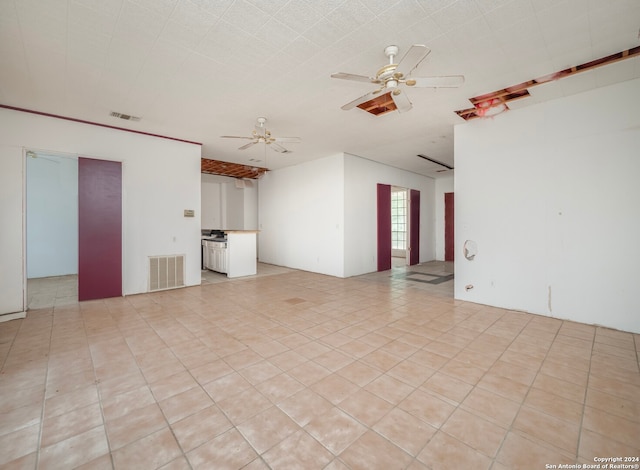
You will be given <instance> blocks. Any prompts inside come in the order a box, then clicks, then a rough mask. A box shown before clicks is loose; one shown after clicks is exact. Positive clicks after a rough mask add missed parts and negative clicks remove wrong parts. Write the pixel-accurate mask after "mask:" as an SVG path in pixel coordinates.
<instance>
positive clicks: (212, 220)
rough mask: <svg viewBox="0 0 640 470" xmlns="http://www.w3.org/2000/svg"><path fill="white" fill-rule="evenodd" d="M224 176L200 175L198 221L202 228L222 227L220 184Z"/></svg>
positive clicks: (222, 182)
mask: <svg viewBox="0 0 640 470" xmlns="http://www.w3.org/2000/svg"><path fill="white" fill-rule="evenodd" d="M223 179H225V180H226V178H225V177H224V176H216V175H205V174H203V175H201V184H202V188H201V207H202V218H201V220H200V223H201V224H202V228H203V229H221V228H222V225H223V223H222V185H223V184H224V181H222V180H223Z"/></svg>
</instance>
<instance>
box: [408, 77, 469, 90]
mask: <svg viewBox="0 0 640 470" xmlns="http://www.w3.org/2000/svg"><path fill="white" fill-rule="evenodd" d="M405 83H406V85H407V86H412V87H416V88H457V87H459V86H461V85H462V84H463V83H464V76H462V75H449V76H446V77H416V78H408V79H407V81H406V82H405Z"/></svg>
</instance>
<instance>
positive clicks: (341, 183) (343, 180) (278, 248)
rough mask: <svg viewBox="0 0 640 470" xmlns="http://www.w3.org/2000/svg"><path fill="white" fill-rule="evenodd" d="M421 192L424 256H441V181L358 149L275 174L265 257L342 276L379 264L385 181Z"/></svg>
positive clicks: (265, 205)
mask: <svg viewBox="0 0 640 470" xmlns="http://www.w3.org/2000/svg"><path fill="white" fill-rule="evenodd" d="M378 183H383V184H389V185H392V186H394V185H395V186H401V187H405V188H409V189H417V190H419V191H420V208H421V210H420V221H421V222H420V225H421V227H420V261H421V262H422V261H427V260H432V259H433V257H434V246H435V245H434V229H433V226H434V220H433V219H434V213H433V196H434V180H433V179H431V178H427V177H424V176H420V175H417V174H415V173H410V172H407V171H404V170H398V169H396V168H392V167H389V166H386V165H382V164H379V163H376V162H372V161H370V160H366V159H363V158H360V157H356V156H353V155H344V154H339V155H334V156H331V157H327V158H323V159H320V160H315V161H312V162H308V163H304V164H301V165H296V166H293V167H287V168H283V169H281V170H275V171H270V172H268V173H267V174H266V175H265V176H264V177H263V178H262V179H261V180H260V184H259V192H260V203H259V204H260V206H259V209H260V211H259V212H260V214H259V216H260V238H259V240H260V243H259V248H260V260H261V261H263V262H266V263H271V264H276V265H280V266H287V267H291V268H296V269H303V270H306V271H312V272H319V273H323V274H329V275H332V276H337V277H350V276H357V275H359V274H364V273H369V272H374V271H376V269H377V258H376V256H377V237H376V227H377V215H376V214H377V202H376V199H377V192H376V189H377V184H378Z"/></svg>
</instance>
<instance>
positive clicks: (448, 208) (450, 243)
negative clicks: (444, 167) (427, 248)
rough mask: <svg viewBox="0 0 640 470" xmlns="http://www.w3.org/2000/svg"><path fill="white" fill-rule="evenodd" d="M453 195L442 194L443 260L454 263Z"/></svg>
mask: <svg viewBox="0 0 640 470" xmlns="http://www.w3.org/2000/svg"><path fill="white" fill-rule="evenodd" d="M453 220H454V193H444V260H445V261H454V256H455V255H454V251H455V250H454V246H455V244H454V234H455V227H454V223H453Z"/></svg>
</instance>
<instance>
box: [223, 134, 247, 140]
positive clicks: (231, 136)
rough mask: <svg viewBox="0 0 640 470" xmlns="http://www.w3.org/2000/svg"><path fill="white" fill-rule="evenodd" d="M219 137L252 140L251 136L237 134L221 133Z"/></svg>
mask: <svg viewBox="0 0 640 470" xmlns="http://www.w3.org/2000/svg"><path fill="white" fill-rule="evenodd" d="M220 138H221V139H246V140H252V139H253V137H240V136H237V135H221V136H220Z"/></svg>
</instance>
